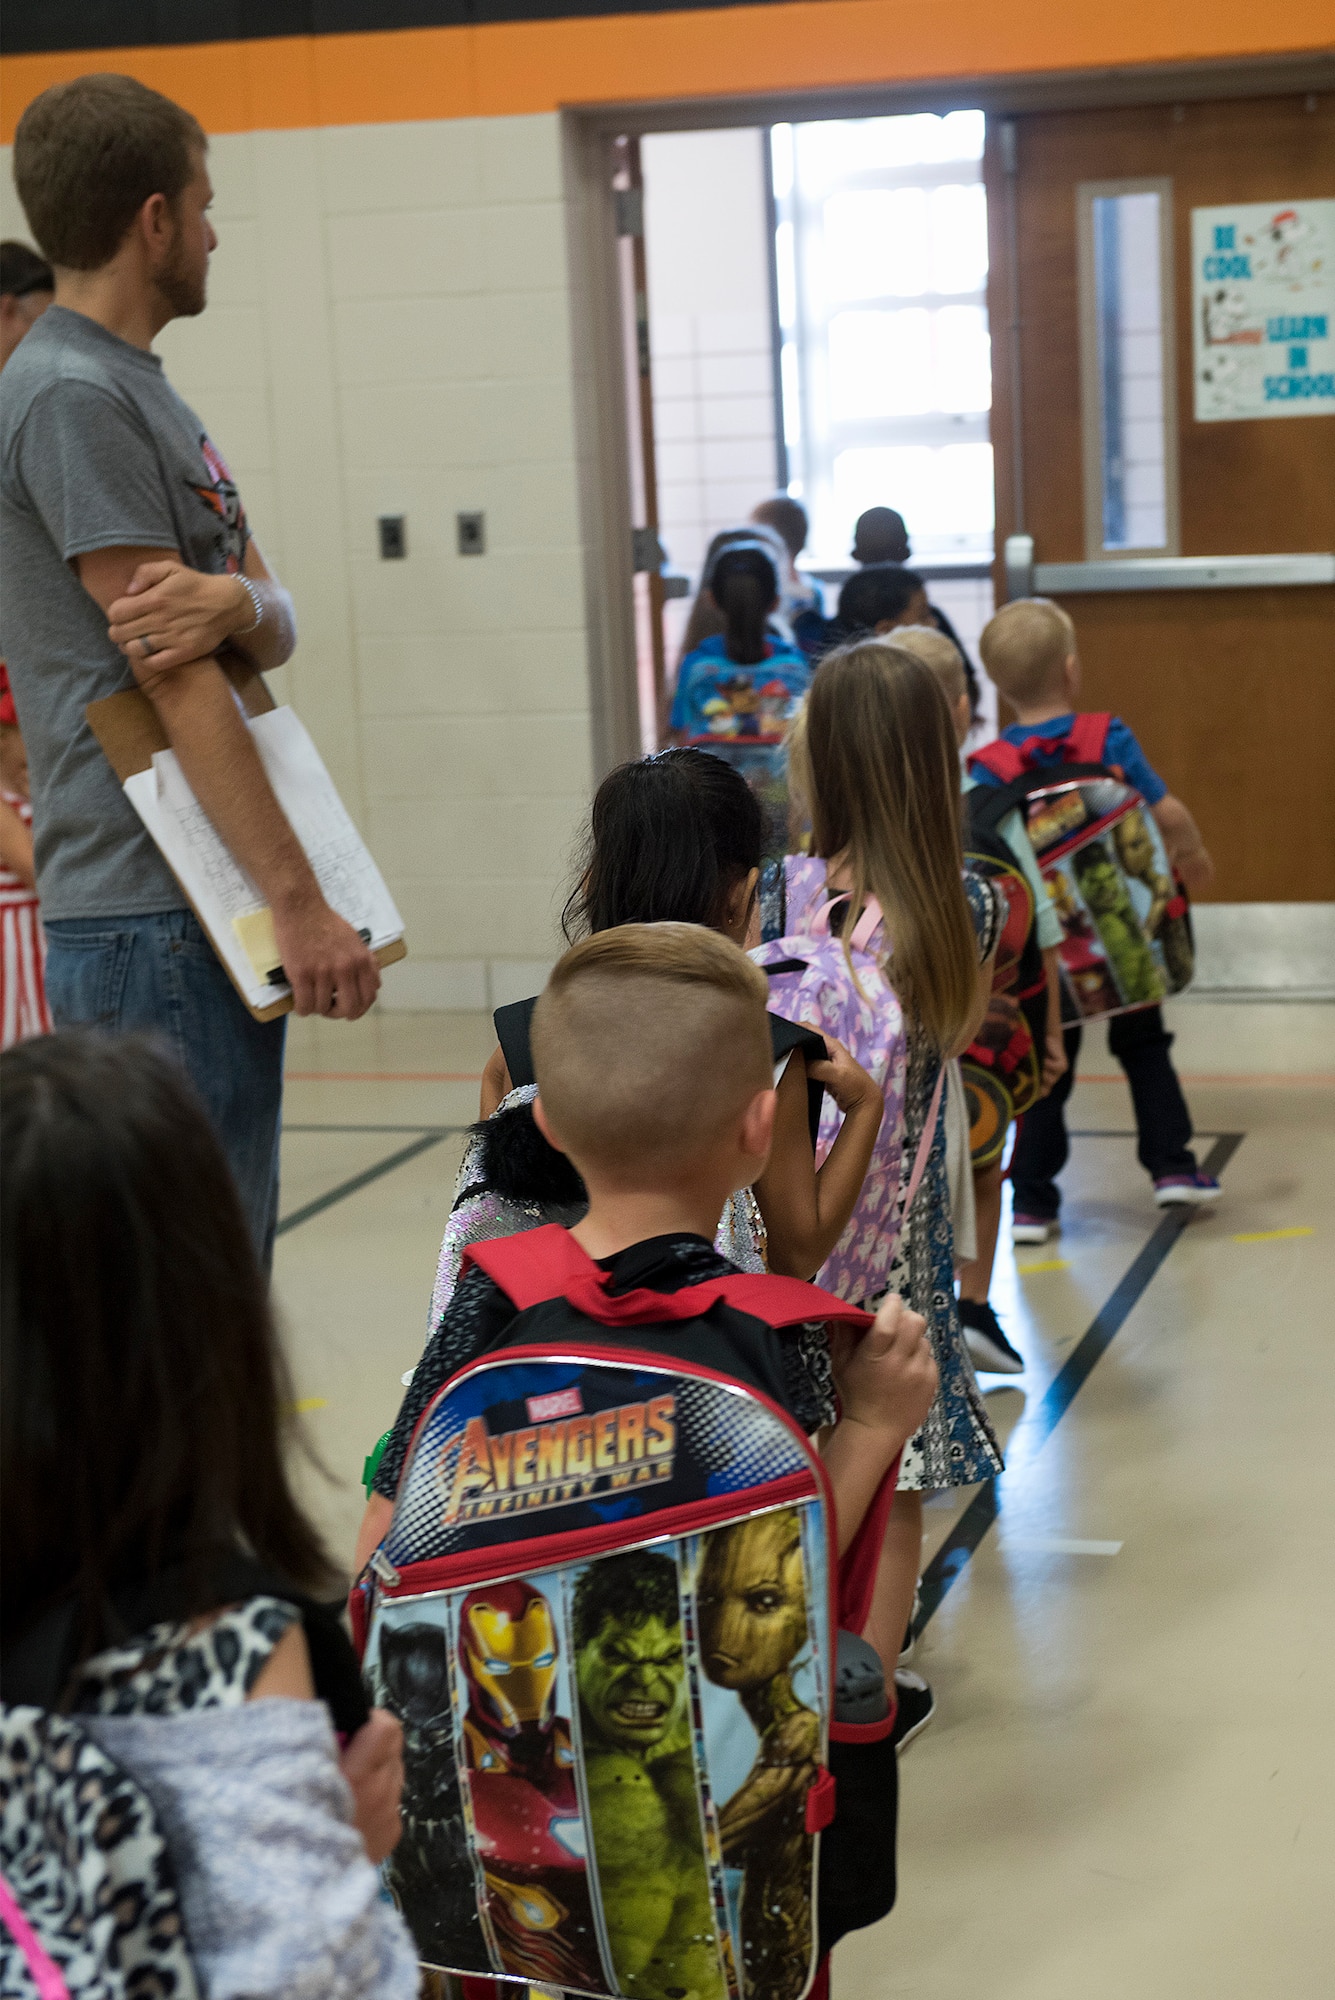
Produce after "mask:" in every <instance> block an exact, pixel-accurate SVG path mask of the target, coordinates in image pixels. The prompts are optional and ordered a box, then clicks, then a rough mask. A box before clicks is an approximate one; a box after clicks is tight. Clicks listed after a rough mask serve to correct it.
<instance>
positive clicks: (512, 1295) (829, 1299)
mask: <svg viewBox="0 0 1335 2000" xmlns="http://www.w3.org/2000/svg"><path fill="white" fill-rule="evenodd" d="M469 1264H476V1265H477V1266H478V1268H479V1269H480V1270H483V1271H485V1272H486V1274H487V1276H488V1277H489V1278H490V1279H491V1280H492V1282H493V1283H494V1284H496V1285H499V1286H500V1289H501V1290H502V1291H503V1292H504V1293H505V1296H506V1298H507V1299H509V1300H510V1301H511V1303H512V1304H513V1305H515V1306H516V1307H518V1309H519V1311H520V1312H524V1311H525V1310H526V1309H527V1308H528V1307H529V1306H536V1305H542V1304H543V1303H544V1301H545V1300H547V1299H565V1301H566V1302H567V1304H569V1305H571V1306H573V1307H574V1308H575V1310H576V1312H582V1313H584V1314H585V1315H586V1317H587V1318H589V1319H592V1320H596V1321H597V1322H598V1324H599V1325H600V1326H653V1325H662V1324H663V1323H664V1322H670V1321H672V1320H685V1319H699V1318H700V1317H701V1315H702V1314H704V1313H707V1312H708V1311H709V1308H710V1307H711V1306H713V1305H717V1304H718V1303H719V1302H720V1301H722V1303H723V1304H724V1305H729V1306H732V1307H734V1308H735V1309H736V1311H738V1312H744V1313H749V1314H750V1316H751V1317H752V1319H758V1320H763V1321H764V1322H765V1324H766V1325H767V1326H772V1327H776V1328H778V1327H785V1326H801V1325H803V1324H804V1323H805V1322H806V1321H807V1320H838V1321H839V1322H840V1323H841V1324H843V1325H847V1326H855V1327H859V1328H860V1327H866V1326H870V1325H871V1320H872V1315H871V1314H870V1313H866V1312H863V1310H862V1308H861V1307H860V1306H850V1305H848V1304H846V1303H845V1301H844V1300H843V1299H836V1298H835V1297H834V1296H833V1294H832V1293H830V1292H823V1291H821V1289H820V1287H819V1286H818V1285H806V1284H803V1283H802V1281H801V1280H800V1279H799V1278H779V1277H768V1276H761V1275H759V1274H751V1273H748V1272H745V1271H736V1272H730V1273H728V1275H727V1276H726V1277H721V1278H707V1279H706V1280H705V1281H704V1283H703V1284H700V1285H683V1286H682V1288H681V1290H680V1291H677V1292H655V1291H652V1290H650V1289H649V1288H648V1287H647V1286H640V1287H637V1288H636V1290H634V1291H630V1292H618V1293H609V1292H608V1290H607V1284H608V1278H609V1276H610V1273H608V1272H607V1271H600V1270H599V1268H598V1266H597V1265H596V1264H595V1263H594V1261H593V1259H592V1257H589V1256H587V1255H586V1254H585V1252H584V1251H583V1250H581V1249H580V1247H579V1244H578V1243H576V1241H575V1239H574V1237H573V1236H572V1235H571V1234H570V1231H569V1230H568V1229H562V1228H561V1227H560V1225H559V1224H558V1223H554V1222H552V1223H548V1224H547V1225H546V1226H545V1227H544V1228H542V1229H529V1230H526V1231H525V1232H524V1234H523V1235H522V1236H503V1237H499V1238H497V1239H495V1240H494V1241H492V1242H490V1243H470V1244H469V1246H468V1248H467V1249H466V1250H465V1251H464V1255H463V1266H464V1268H467V1266H468V1265H469Z"/></svg>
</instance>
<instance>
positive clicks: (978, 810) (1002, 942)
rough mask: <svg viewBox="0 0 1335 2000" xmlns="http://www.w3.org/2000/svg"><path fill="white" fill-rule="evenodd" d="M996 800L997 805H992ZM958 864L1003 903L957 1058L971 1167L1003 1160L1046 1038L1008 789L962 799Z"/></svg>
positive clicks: (1039, 1069) (1043, 984)
mask: <svg viewBox="0 0 1335 2000" xmlns="http://www.w3.org/2000/svg"><path fill="white" fill-rule="evenodd" d="M998 802H1000V803H998ZM965 810H966V814H967V824H966V828H965V836H964V865H965V867H966V868H967V869H968V871H969V873H970V874H971V875H978V876H981V877H982V878H983V880H984V881H988V882H992V883H994V884H995V886H996V887H997V888H998V889H999V890H1000V891H1001V893H1002V896H1003V897H1004V898H1005V906H1006V916H1005V921H1004V922H1003V924H1002V928H1001V936H1000V938H999V940H998V942H997V955H996V959H995V961H994V970H993V974H992V992H991V995H990V997H989V999H988V1004H987V1014H986V1017H985V1019H984V1021H983V1025H982V1027H981V1028H980V1029H979V1030H978V1033H977V1035H976V1036H975V1038H974V1040H973V1041H972V1042H970V1044H969V1046H968V1048H967V1049H966V1050H965V1052H964V1054H963V1055H962V1056H961V1057H960V1075H961V1078H962V1080H963V1083H964V1097H965V1103H966V1106H967V1109H968V1116H969V1155H970V1159H971V1161H972V1164H973V1165H974V1166H975V1167H990V1166H992V1165H993V1164H994V1163H995V1162H996V1161H997V1160H999V1159H1000V1158H1001V1152H1002V1148H1003V1146H1004V1145H1005V1143H1006V1130H1007V1127H1008V1126H1009V1125H1010V1123H1011V1121H1012V1120H1013V1119H1015V1118H1018V1117H1020V1116H1021V1115H1022V1114H1023V1113H1024V1112H1026V1111H1027V1110H1028V1109H1029V1107H1030V1105H1031V1104H1033V1103H1035V1102H1036V1101H1037V1099H1038V1094H1039V1090H1040V1088H1041V1085H1042V1080H1043V1045H1044V1040H1045V1038H1046V1035H1047V1018H1048V998H1047V975H1046V972H1045V969H1044V965H1043V953H1042V951H1041V949H1040V948H1039V942H1038V925H1037V922H1036V916H1035V910H1034V896H1033V891H1032V889H1031V888H1030V886H1029V882H1028V879H1027V877H1026V875H1025V873H1024V870H1023V869H1022V868H1021V866H1020V864H1019V862H1018V860H1017V859H1016V857H1015V854H1014V852H1013V851H1012V849H1011V847H1010V846H1009V844H1008V843H1007V841H1006V840H1005V838H1004V837H1003V835H1002V833H1001V831H1000V826H1001V821H1002V820H1004V819H1005V818H1006V817H1007V815H1008V814H1009V813H1010V812H1011V811H1013V810H1014V802H1013V800H1012V798H1011V795H1010V791H1009V788H1006V789H1001V790H999V789H998V788H997V787H996V786H994V785H975V786H974V788H973V790H972V791H971V792H969V793H967V794H966V796H965Z"/></svg>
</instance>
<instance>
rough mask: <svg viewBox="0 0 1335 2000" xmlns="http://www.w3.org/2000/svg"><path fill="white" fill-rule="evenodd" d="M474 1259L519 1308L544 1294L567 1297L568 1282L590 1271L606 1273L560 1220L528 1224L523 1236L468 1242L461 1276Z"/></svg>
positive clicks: (537, 1302)
mask: <svg viewBox="0 0 1335 2000" xmlns="http://www.w3.org/2000/svg"><path fill="white" fill-rule="evenodd" d="M470 1264H476V1265H477V1267H478V1269H479V1270H480V1271H485V1272H486V1274H487V1276H488V1277H489V1278H490V1279H491V1281H492V1283H493V1284H495V1285H499V1286H500V1289H501V1290H502V1291H503V1292H504V1293H505V1296H506V1298H507V1299H509V1301H510V1303H511V1304H512V1305H514V1306H517V1307H518V1309H519V1311H520V1312H525V1311H526V1310H527V1309H528V1307H529V1306H540V1305H541V1304H542V1303H543V1301H544V1300H545V1299H559V1298H563V1297H564V1296H565V1294H566V1290H567V1287H568V1286H569V1285H571V1284H572V1283H574V1282H576V1281H577V1280H578V1279H580V1278H587V1277H588V1276H589V1274H590V1273H592V1274H593V1276H594V1278H595V1279H596V1278H600V1277H602V1276H603V1275H604V1274H603V1273H602V1272H601V1271H600V1270H599V1269H598V1266H597V1265H596V1264H595V1263H594V1261H593V1259H592V1257H590V1256H589V1255H588V1254H587V1252H586V1251H584V1250H581V1249H580V1247H579V1244H578V1243H576V1241H575V1239H574V1237H573V1236H572V1235H571V1234H570V1231H569V1230H568V1229H562V1227H561V1225H560V1223H559V1222H548V1223H545V1224H544V1225H543V1227H542V1228H541V1229H526V1230H525V1231H524V1232H523V1233H522V1235H519V1236H498V1237H495V1238H493V1240H492V1241H491V1242H489V1243H470V1244H469V1245H468V1248H467V1249H466V1250H465V1251H464V1254H463V1257H462V1259H461V1261H460V1267H459V1275H460V1277H462V1276H463V1274H464V1272H465V1271H466V1270H467V1269H468V1266H469V1265H470Z"/></svg>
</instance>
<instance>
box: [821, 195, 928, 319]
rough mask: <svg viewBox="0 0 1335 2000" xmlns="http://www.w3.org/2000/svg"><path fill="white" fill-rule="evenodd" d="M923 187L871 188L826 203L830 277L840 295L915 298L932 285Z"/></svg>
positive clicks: (834, 293)
mask: <svg viewBox="0 0 1335 2000" xmlns="http://www.w3.org/2000/svg"><path fill="white" fill-rule="evenodd" d="M930 271H931V238H930V235H929V230H928V214H927V195H926V191H925V190H924V189H923V188H866V189H859V190H858V191H857V192H855V193H850V194H836V195H831V197H830V199H829V200H828V201H827V202H826V204H825V281H826V284H827V286H828V288H829V292H830V296H831V297H832V298H837V299H877V298H887V297H890V298H916V297H917V296H918V295H919V294H920V293H922V292H925V291H926V290H927V288H928V283H929V278H930Z"/></svg>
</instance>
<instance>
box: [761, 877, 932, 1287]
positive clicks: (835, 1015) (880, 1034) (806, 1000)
mask: <svg viewBox="0 0 1335 2000" xmlns="http://www.w3.org/2000/svg"><path fill="white" fill-rule="evenodd" d="M782 867H783V879H782V882H779V883H777V887H778V890H779V899H778V909H777V914H776V916H775V919H774V921H775V923H776V924H777V925H779V926H781V928H782V931H783V935H782V936H779V937H774V938H771V939H770V941H769V942H767V943H765V944H762V945H760V946H759V947H757V949H756V950H754V951H753V952H752V953H751V957H752V958H753V959H754V960H755V962H756V964H757V965H759V966H760V967H761V969H762V970H763V971H764V972H765V973H766V974H767V975H768V978H769V984H770V1001H769V1004H770V1008H771V1010H772V1011H773V1012H774V1013H776V1014H780V1015H782V1017H783V1019H784V1020H785V1021H795V1022H799V1023H801V1025H802V1026H803V1027H809V1028H815V1029H816V1030H817V1031H818V1032H821V1031H824V1032H826V1033H829V1034H831V1035H834V1036H836V1037H837V1038H838V1039H839V1041H841V1042H842V1043H843V1044H844V1047H845V1048H846V1049H848V1050H850V1051H851V1053H852V1054H853V1055H854V1056H855V1057H856V1058H857V1060H858V1061H859V1062H860V1063H861V1064H862V1067H863V1068H864V1069H865V1070H866V1071H867V1074H868V1075H869V1076H871V1077H872V1078H873V1079H874V1080H875V1081H876V1082H877V1083H878V1084H879V1085H880V1087H881V1090H882V1092H883V1093H884V1096H885V1116H884V1118H883V1119H882V1120H881V1129H880V1132H879V1133H878V1135H877V1139H876V1145H875V1148H874V1150H873V1152H872V1156H871V1165H870V1166H869V1167H868V1169H867V1178H866V1179H865V1181H864V1182H863V1184H862V1193H861V1195H860V1196H859V1198H858V1205H857V1207H856V1208H855V1209H854V1211H853V1217H852V1220H851V1221H850V1223H849V1225H848V1227H847V1229H846V1230H845V1231H844V1233H843V1235H842V1236H841V1237H840V1239H839V1241H838V1243H837V1244H836V1245H835V1247H834V1249H833V1251H832V1252H831V1254H830V1256H829V1258H828V1259H827V1260H826V1262H825V1263H824V1264H823V1265H822V1267H821V1269H820V1272H819V1274H818V1276H817V1280H816V1282H817V1283H818V1284H819V1285H820V1286H821V1287H822V1289H823V1290H825V1291H827V1292H833V1293H834V1294H835V1296H836V1298H841V1299H848V1300H851V1301H853V1302H854V1303H858V1304H860V1303H861V1302H862V1301H863V1300H866V1299H874V1298H876V1297H877V1296H878V1295H879V1294H880V1293H881V1292H883V1291H884V1290H885V1287H886V1283H887V1279H888V1276H889V1271H890V1264H891V1260H892V1259H893V1257H894V1254H895V1249H896V1246H897V1244H898V1242H899V1233H900V1227H901V1224H902V1220H903V1217H904V1215H905V1214H906V1213H907V1210H908V1207H909V1204H910V1202H911V1201H912V1198H913V1195H914V1194H915V1193H916V1192H917V1183H918V1181H919V1180H920V1179H921V1170H922V1167H923V1166H924V1165H925V1164H926V1160H925V1157H924V1159H923V1160H922V1161H915V1162H914V1173H913V1175H912V1176H911V1178H910V1185H909V1188H908V1190H907V1191H906V1193H905V1198H904V1199H903V1200H902V1201H901V1199H900V1195H901V1177H902V1170H903V1166H904V1161H903V1157H902V1156H903V1142H904V1093H905V1088H906V1071H907V1062H908V1038H907V1035H906V1033H905V1028H904V1015H903V1010H902V1009H901V1007H900V1004H899V1000H898V998H897V997H896V994H895V992H894V989H893V988H892V987H891V985H890V982H889V981H888V980H887V978H886V976H885V972H884V970H883V969H882V965H881V961H880V958H879V957H878V956H877V955H876V953H875V952H874V951H873V950H872V940H873V938H874V937H877V934H878V933H879V937H878V942H879V943H880V946H881V949H882V950H884V945H885V932H884V926H883V923H882V919H881V911H880V907H879V905H878V904H877V903H876V902H874V901H870V902H868V904H867V907H866V909H865V910H864V912H863V914H862V916H861V918H860V919H859V921H858V923H857V925H856V927H855V928H854V930H853V932H852V934H851V936H850V938H849V940H848V944H849V955H850V956H851V958H852V961H853V973H855V974H856V979H854V977H853V976H852V974H850V972H849V962H848V957H846V956H845V954H844V947H843V942H842V940H841V939H840V938H838V937H835V936H834V935H833V934H832V933H831V930H830V913H831V911H832V910H834V909H836V908H837V907H838V905H839V904H840V903H841V902H842V901H843V900H844V899H843V898H842V897H840V896H838V895H831V893H830V890H829V888H828V887H827V885H826V880H825V863H824V862H823V861H821V860H816V859H810V858H808V857H807V856H806V855H801V854H789V855H786V856H785V858H784V860H783V863H782ZM776 872H777V871H776ZM767 900H768V898H767ZM769 927H770V926H769V925H768V924H767V925H766V928H767V929H768V928H769ZM859 989H861V990H859ZM842 1123H843V1114H842V1112H841V1111H840V1110H839V1108H838V1106H837V1105H836V1104H835V1102H834V1099H833V1098H832V1097H829V1096H828V1095H827V1097H826V1099H825V1103H824V1108H823V1110H822V1112H821V1122H820V1133H819V1137H818V1140H817V1145H816V1163H817V1165H818V1166H819V1165H820V1163H821V1162H822V1161H823V1160H824V1159H825V1156H826V1154H827V1153H828V1152H829V1150H830V1148H831V1146H832V1145H833V1144H834V1141H835V1138H836V1136H837V1134H838V1131H839V1127H840V1125H841V1124H842ZM935 1128H936V1119H935V1116H932V1117H931V1118H930V1119H929V1120H928V1123H927V1128H926V1130H927V1132H928V1133H929V1134H930V1133H931V1132H934V1131H935Z"/></svg>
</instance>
